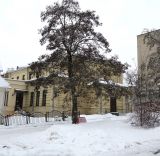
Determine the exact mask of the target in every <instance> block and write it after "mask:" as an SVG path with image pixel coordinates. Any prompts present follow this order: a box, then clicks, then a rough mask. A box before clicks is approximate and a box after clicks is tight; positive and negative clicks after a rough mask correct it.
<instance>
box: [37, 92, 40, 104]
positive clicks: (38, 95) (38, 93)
mask: <svg viewBox="0 0 160 156" xmlns="http://www.w3.org/2000/svg"><path fill="white" fill-rule="evenodd" d="M39 97H40V91H37V95H36V106H39Z"/></svg>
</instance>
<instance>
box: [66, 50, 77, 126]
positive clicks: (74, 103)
mask: <svg viewBox="0 0 160 156" xmlns="http://www.w3.org/2000/svg"><path fill="white" fill-rule="evenodd" d="M67 54H68V76H69V81H70V82H69V83H70V86H71V88H70V89H71V97H72V123H73V124H76V123H77V121H78V108H77V95H76V87H75V83H74V73H73V62H72V55H71V52H70V51H67Z"/></svg>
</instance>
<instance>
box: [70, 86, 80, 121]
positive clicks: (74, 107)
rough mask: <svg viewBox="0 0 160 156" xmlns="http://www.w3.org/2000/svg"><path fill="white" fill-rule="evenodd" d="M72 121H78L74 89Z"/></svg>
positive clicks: (73, 91) (73, 90)
mask: <svg viewBox="0 0 160 156" xmlns="http://www.w3.org/2000/svg"><path fill="white" fill-rule="evenodd" d="M71 92H72V123H73V124H76V123H77V121H78V108H77V95H76V94H75V89H74V88H73V89H72V91H71Z"/></svg>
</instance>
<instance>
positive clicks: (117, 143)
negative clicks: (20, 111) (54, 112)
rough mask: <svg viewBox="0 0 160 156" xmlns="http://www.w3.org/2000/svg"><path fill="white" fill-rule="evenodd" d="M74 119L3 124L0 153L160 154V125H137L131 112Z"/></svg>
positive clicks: (48, 155) (1, 155)
mask: <svg viewBox="0 0 160 156" xmlns="http://www.w3.org/2000/svg"><path fill="white" fill-rule="evenodd" d="M85 117H86V119H87V123H81V124H77V125H72V124H71V122H70V121H66V122H56V123H47V124H46V123H45V124H39V125H35V124H34V125H22V126H11V127H5V126H0V156H152V155H155V156H157V155H160V127H158V128H154V129H142V128H137V127H133V126H131V125H130V123H129V122H128V119H127V118H128V116H113V115H111V114H107V115H88V116H85Z"/></svg>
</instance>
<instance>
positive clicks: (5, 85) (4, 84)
mask: <svg viewBox="0 0 160 156" xmlns="http://www.w3.org/2000/svg"><path fill="white" fill-rule="evenodd" d="M0 88H10V85H9V83H8V82H7V81H6V80H5V79H4V78H2V77H1V76H0Z"/></svg>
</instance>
